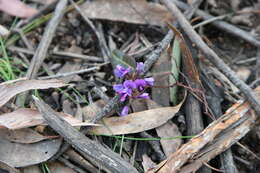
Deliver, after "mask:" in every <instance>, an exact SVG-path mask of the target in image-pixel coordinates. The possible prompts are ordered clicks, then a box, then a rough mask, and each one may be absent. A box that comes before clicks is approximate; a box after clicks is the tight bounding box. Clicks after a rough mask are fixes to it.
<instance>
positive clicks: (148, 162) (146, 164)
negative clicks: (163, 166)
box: [142, 154, 156, 172]
mask: <svg viewBox="0 0 260 173" xmlns="http://www.w3.org/2000/svg"><path fill="white" fill-rule="evenodd" d="M142 159H143V161H142V165H143V168H144V172H148V171H149V170H150V169H153V168H154V167H155V166H156V163H154V162H153V161H152V159H151V158H150V157H149V156H147V154H144V155H143V156H142Z"/></svg>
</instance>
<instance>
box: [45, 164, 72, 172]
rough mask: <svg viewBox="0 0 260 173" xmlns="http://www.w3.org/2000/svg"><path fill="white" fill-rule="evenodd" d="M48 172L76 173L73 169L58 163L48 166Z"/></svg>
mask: <svg viewBox="0 0 260 173" xmlns="http://www.w3.org/2000/svg"><path fill="white" fill-rule="evenodd" d="M48 167H49V169H50V172H53V173H77V172H75V171H74V170H73V169H71V168H68V167H66V166H65V165H63V164H61V163H59V162H52V163H49V164H48Z"/></svg>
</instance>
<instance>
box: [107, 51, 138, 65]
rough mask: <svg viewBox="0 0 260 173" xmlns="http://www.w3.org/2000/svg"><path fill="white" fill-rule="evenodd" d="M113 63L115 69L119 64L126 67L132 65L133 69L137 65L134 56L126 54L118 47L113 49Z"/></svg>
mask: <svg viewBox="0 0 260 173" xmlns="http://www.w3.org/2000/svg"><path fill="white" fill-rule="evenodd" d="M111 64H112V66H113V68H114V69H115V68H116V66H117V65H122V66H123V67H125V68H128V67H130V68H131V69H132V70H134V69H135V67H136V62H135V59H134V58H132V57H129V56H126V55H125V54H124V53H123V52H122V51H120V50H117V49H115V50H113V51H112V58H111Z"/></svg>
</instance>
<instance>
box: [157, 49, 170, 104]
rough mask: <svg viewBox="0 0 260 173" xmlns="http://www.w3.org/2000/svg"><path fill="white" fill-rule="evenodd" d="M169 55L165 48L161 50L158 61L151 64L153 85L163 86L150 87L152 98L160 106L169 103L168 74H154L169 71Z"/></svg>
mask: <svg viewBox="0 0 260 173" xmlns="http://www.w3.org/2000/svg"><path fill="white" fill-rule="evenodd" d="M170 65H171V62H170V57H169V54H168V52H167V51H166V50H165V51H163V52H162V54H161V56H160V58H159V59H158V61H157V62H156V63H155V64H154V65H153V68H152V72H153V74H154V79H155V82H154V85H155V86H165V87H163V88H156V87H153V88H152V98H153V100H154V101H155V102H156V103H158V104H159V105H161V106H169V105H170V93H169V87H167V86H168V85H169V75H168V74H165V75H156V74H163V73H169V72H170V68H171V67H170Z"/></svg>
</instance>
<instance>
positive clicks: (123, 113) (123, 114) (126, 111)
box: [120, 106, 129, 116]
mask: <svg viewBox="0 0 260 173" xmlns="http://www.w3.org/2000/svg"><path fill="white" fill-rule="evenodd" d="M128 112H129V107H128V106H124V107H123V109H122V111H121V113H120V116H125V115H127V114H128Z"/></svg>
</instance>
